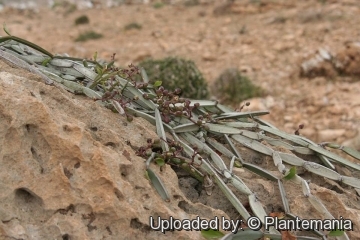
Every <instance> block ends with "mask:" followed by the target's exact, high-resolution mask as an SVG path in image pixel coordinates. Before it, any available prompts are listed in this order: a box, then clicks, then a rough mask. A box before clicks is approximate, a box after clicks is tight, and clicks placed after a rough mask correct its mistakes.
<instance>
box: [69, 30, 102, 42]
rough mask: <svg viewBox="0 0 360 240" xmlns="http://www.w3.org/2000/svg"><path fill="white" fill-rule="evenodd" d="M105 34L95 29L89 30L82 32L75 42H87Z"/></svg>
mask: <svg viewBox="0 0 360 240" xmlns="http://www.w3.org/2000/svg"><path fill="white" fill-rule="evenodd" d="M102 37H103V35H102V34H100V33H97V32H94V31H87V32H84V33H81V34H80V35H79V36H78V37H77V38H76V39H75V42H85V41H88V40H92V39H99V38H102Z"/></svg>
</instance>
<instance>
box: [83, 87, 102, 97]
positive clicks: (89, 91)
mask: <svg viewBox="0 0 360 240" xmlns="http://www.w3.org/2000/svg"><path fill="white" fill-rule="evenodd" d="M82 91H83V93H84V94H85V95H86V96H88V97H90V98H96V99H98V98H101V96H102V94H100V93H99V92H96V91H94V90H92V89H90V88H87V87H84V88H83V89H82Z"/></svg>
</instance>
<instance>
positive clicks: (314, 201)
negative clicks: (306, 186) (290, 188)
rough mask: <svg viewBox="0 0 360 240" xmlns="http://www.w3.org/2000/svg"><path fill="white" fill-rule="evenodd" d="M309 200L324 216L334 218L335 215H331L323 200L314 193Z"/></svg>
mask: <svg viewBox="0 0 360 240" xmlns="http://www.w3.org/2000/svg"><path fill="white" fill-rule="evenodd" d="M308 199H309V202H310V203H311V205H313V207H314V208H315V209H316V210H317V211H318V212H319V213H320V214H321V215H322V216H324V218H325V219H334V217H333V215H331V213H330V212H329V211H328V210H327V209H326V207H325V206H324V204H322V202H321V201H320V200H319V199H318V198H317V197H315V196H314V195H312V194H310V195H309V197H308Z"/></svg>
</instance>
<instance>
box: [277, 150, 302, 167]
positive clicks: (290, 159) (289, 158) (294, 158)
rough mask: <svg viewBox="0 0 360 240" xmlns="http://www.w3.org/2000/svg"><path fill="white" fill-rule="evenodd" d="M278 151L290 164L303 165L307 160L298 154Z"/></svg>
mask: <svg viewBox="0 0 360 240" xmlns="http://www.w3.org/2000/svg"><path fill="white" fill-rule="evenodd" d="M277 153H278V154H279V156H280V157H281V159H282V160H283V161H284V162H286V163H288V164H290V165H293V166H299V167H301V166H303V165H304V164H305V161H304V160H303V159H301V158H299V157H298V156H295V155H294V154H290V153H284V152H277Z"/></svg>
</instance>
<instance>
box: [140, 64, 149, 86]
mask: <svg viewBox="0 0 360 240" xmlns="http://www.w3.org/2000/svg"><path fill="white" fill-rule="evenodd" d="M140 74H141V77H142V79H143V81H144V82H145V83H148V82H149V77H148V75H147V73H146V71H145V68H143V67H141V68H140Z"/></svg>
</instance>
